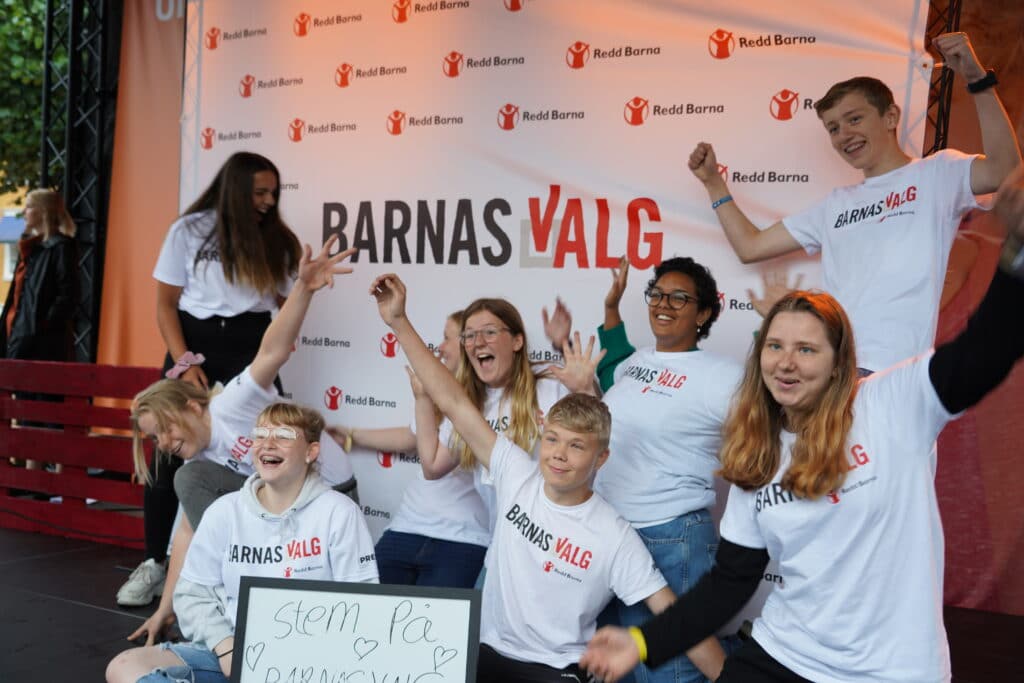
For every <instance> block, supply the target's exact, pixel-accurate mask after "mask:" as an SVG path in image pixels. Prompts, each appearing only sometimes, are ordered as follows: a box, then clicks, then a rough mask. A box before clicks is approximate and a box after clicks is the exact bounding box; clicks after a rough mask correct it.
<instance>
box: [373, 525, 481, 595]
mask: <svg viewBox="0 0 1024 683" xmlns="http://www.w3.org/2000/svg"><path fill="white" fill-rule="evenodd" d="M375 551H376V555H377V572H378V573H379V574H380V582H381V583H397V584H405V585H413V586H447V587H449V588H472V587H473V584H474V583H476V577H477V576H479V575H480V569H481V568H482V567H483V565H484V553H486V552H487V548H485V547H483V546H482V545H474V544H472V543H457V542H455V541H443V540H441V539H439V538H430V537H429V536H420V535H419V534H407V533H404V532H401V531H390V530H388V531H385V532H384V535H383V536H381V537H380V540H379V541H377V547H376V549H375Z"/></svg>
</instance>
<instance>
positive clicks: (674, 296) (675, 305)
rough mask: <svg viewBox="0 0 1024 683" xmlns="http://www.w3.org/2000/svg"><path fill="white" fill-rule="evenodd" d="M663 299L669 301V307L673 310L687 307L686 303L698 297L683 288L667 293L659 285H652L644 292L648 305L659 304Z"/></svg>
mask: <svg viewBox="0 0 1024 683" xmlns="http://www.w3.org/2000/svg"><path fill="white" fill-rule="evenodd" d="M663 299H665V300H666V301H667V303H668V307H669V308H671V309H672V310H673V311H678V310H680V309H683V308H686V304H688V303H690V302H691V301H696V300H697V299H696V297H694V296H691V295H690V294H687V293H686V292H684V291H683V290H681V289H677V290H675V291H673V292H668V293H666V292H663V291H661V290H660V289H658V288H657V287H651V288H650V289H648V290H647V291H645V292H644V301H646V302H647V305H648V306H658V305H659V304H661V302H662V300H663Z"/></svg>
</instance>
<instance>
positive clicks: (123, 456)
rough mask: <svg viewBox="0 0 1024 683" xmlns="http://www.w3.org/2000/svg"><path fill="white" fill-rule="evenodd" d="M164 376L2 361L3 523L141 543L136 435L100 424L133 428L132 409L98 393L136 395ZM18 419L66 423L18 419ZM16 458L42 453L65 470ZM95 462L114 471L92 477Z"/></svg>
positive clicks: (33, 457) (0, 493)
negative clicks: (49, 397)
mask: <svg viewBox="0 0 1024 683" xmlns="http://www.w3.org/2000/svg"><path fill="white" fill-rule="evenodd" d="M159 378H160V370H159V369H157V368H137V367H120V366H113V365H94V364H89V363H51V362H41V361H20V360H0V527H7V528H10V529H20V530H24V531H35V532H41V533H46V534H54V535H59V536H67V537H70V538H84V539H89V540H92V541H98V542H101V543H112V544H115V545H121V546H126V547H129V548H142V547H143V526H142V514H141V507H142V486H140V485H138V484H135V483H130V482H129V481H127V476H128V475H130V473H131V472H132V471H133V466H132V456H131V438H130V437H128V436H122V435H114V434H102V433H97V432H95V431H94V430H95V429H97V428H110V429H118V430H127V429H128V428H129V419H128V408H127V407H119V408H113V407H104V406H98V405H94V399H97V398H115V399H126V398H127V399H130V398H132V397H133V396H135V394H137V393H138V392H139V391H140V390H142V389H143V388H145V387H147V386H148V385H150V384H152V383H153V382H155V381H156V380H157V379H159ZM14 392H18V393H22V392H35V393H42V394H55V395H58V396H62V397H63V403H55V402H49V401H42V400H28V399H26V398H24V397H20V398H15V397H14V396H12V394H13V393H14ZM12 420H16V421H17V422H18V423H23V422H29V423H48V424H55V425H62V426H63V428H62V429H61V428H60V427H56V428H54V427H51V428H45V427H35V426H15V425H14V424H12V422H11V421H12ZM147 452H149V451H148V450H147ZM12 457H13V458H17V459H19V460H28V459H31V460H35V461H37V462H38V463H40V467H41V468H42V465H43V464H44V463H60V464H61V465H62V466H63V470H62V472H60V473H59V474H58V473H56V472H48V471H45V470H44V469H38V470H27V469H25V468H24V467H20V466H14V465H12V464H11V463H10V458H12ZM88 468H99V469H102V470H104V471H105V473H113V477H114V478H108V477H106V476H105V477H100V476H90V475H89V474H88V472H87V469H88ZM108 476H109V475H108ZM12 490H13V491H16V492H34V493H40V494H46V496H51V497H56V496H60V497H61V501H60V502H59V503H58V502H50V501H49V500H35V499H34V498H33V497H32V496H30V495H25V494H23V493H18V495H12ZM86 499H93V500H95V501H97V502H95V503H88V504H87V502H86Z"/></svg>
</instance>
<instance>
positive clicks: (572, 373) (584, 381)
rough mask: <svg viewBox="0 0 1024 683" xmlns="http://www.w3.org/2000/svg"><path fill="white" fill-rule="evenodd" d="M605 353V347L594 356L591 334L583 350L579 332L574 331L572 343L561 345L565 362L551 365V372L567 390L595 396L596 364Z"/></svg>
mask: <svg viewBox="0 0 1024 683" xmlns="http://www.w3.org/2000/svg"><path fill="white" fill-rule="evenodd" d="M605 353H607V349H601V352H600V353H598V354H597V357H596V358H594V337H593V335H591V337H590V342H589V343H588V344H587V348H586V350H584V349H583V345H582V344H581V343H580V333H579V332H576V333H574V337H573V343H572V345H569V343H568V342H567V343H565V344H563V345H562V356H563V358H564V363H565V364H564V365H563V366H562V367H559V366H557V365H556V366H552V367H551V368H550V370H551V374H552V375H554V376H555V378H556V379H557V380H558V381H559V382H561V383H562V384H563V385H564V386H565V388H566V389H568V390H569V391H572V392H574V393H581V394H590V395H591V396H597V395H599V394H598V391H597V389H596V388H595V382H594V376H595V372H596V371H597V364H598V363H600V362H601V359H602V358H604V354H605Z"/></svg>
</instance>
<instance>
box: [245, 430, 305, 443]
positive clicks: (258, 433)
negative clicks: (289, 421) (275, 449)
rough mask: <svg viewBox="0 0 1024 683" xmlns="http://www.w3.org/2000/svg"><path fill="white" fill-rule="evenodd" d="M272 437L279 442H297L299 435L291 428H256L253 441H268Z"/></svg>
mask: <svg viewBox="0 0 1024 683" xmlns="http://www.w3.org/2000/svg"><path fill="white" fill-rule="evenodd" d="M270 437H274V439H276V440H277V441H295V440H296V439H298V438H299V433H298V432H297V431H295V430H294V429H292V428H291V427H256V428H254V429H253V430H252V440H253V441H266V440H267V439H269V438H270Z"/></svg>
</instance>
